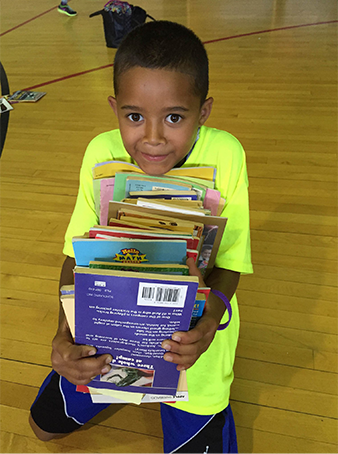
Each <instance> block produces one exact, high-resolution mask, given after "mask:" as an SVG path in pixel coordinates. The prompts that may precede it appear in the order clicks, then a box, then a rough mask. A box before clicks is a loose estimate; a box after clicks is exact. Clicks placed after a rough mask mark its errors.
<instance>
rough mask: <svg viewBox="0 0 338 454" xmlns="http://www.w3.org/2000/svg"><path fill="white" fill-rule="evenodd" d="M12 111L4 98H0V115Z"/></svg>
mask: <svg viewBox="0 0 338 454" xmlns="http://www.w3.org/2000/svg"><path fill="white" fill-rule="evenodd" d="M9 110H13V107H12V106H11V104H10V103H9V102H8V101H7V99H6V98H5V97H2V98H0V114H2V113H5V112H8V111H9Z"/></svg>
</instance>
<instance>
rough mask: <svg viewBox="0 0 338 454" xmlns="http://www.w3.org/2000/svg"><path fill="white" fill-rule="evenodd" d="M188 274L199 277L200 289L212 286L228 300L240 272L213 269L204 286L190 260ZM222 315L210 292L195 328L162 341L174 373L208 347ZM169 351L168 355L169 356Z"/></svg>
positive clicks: (220, 307)
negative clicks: (174, 369)
mask: <svg viewBox="0 0 338 454" xmlns="http://www.w3.org/2000/svg"><path fill="white" fill-rule="evenodd" d="M187 265H188V266H189V271H190V275H193V276H198V277H199V286H200V287H205V286H208V287H211V288H212V289H214V290H219V291H221V292H222V293H223V294H224V295H225V296H226V297H227V298H228V300H229V301H230V300H231V298H232V296H233V295H234V293H235V291H236V288H237V286H238V282H239V278H240V273H237V272H235V271H231V270H225V269H222V268H214V269H213V270H212V272H211V273H210V275H209V276H208V278H207V279H206V284H205V283H204V281H203V277H202V275H201V273H200V271H199V269H198V268H197V267H196V264H195V263H194V261H193V259H191V258H190V259H188V260H187ZM224 312H225V305H224V303H223V301H222V300H221V299H220V298H218V297H217V296H216V295H214V294H213V293H212V292H210V295H209V298H208V301H207V304H206V308H205V311H204V313H203V316H202V317H201V319H200V320H199V322H198V323H197V325H196V327H195V328H194V329H192V330H190V331H177V332H176V333H174V334H173V335H172V338H171V339H167V340H165V341H163V342H162V348H164V349H165V350H167V351H168V353H165V355H164V359H165V360H166V361H170V362H173V363H175V364H177V370H185V369H188V368H189V367H191V366H192V365H193V364H194V363H195V362H196V361H197V360H198V358H199V357H200V356H201V354H202V353H204V352H205V351H206V350H207V349H208V347H209V345H210V344H211V342H212V340H213V338H214V336H215V334H216V331H217V328H218V326H219V324H220V322H221V319H222V316H223V314H224ZM169 352H170V353H169Z"/></svg>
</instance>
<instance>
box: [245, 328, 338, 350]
mask: <svg viewBox="0 0 338 454" xmlns="http://www.w3.org/2000/svg"><path fill="white" fill-rule="evenodd" d="M240 336H241V337H242V338H243V339H245V340H247V341H250V340H255V341H260V342H266V343H269V344H271V345H274V344H278V345H282V346H284V348H285V349H286V350H287V348H288V347H300V348H302V347H304V348H310V349H312V350H314V351H316V352H330V353H337V350H338V344H337V336H335V335H333V334H325V333H316V334H314V333H313V332H312V331H303V330H300V329H294V328H285V327H276V326H271V325H265V326H264V325H262V324H260V323H259V322H257V323H253V322H244V321H243V322H242V323H241V331H240Z"/></svg>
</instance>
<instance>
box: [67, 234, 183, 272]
mask: <svg viewBox="0 0 338 454" xmlns="http://www.w3.org/2000/svg"><path fill="white" fill-rule="evenodd" d="M73 249H74V255H75V261H76V265H78V266H89V262H93V261H102V262H115V263H149V264H151V265H157V264H161V263H169V264H172V263H175V264H179V265H185V264H186V256H187V242H186V241H184V240H173V241H162V240H136V239H131V238H111V239H104V240H100V239H96V238H85V237H74V238H73Z"/></svg>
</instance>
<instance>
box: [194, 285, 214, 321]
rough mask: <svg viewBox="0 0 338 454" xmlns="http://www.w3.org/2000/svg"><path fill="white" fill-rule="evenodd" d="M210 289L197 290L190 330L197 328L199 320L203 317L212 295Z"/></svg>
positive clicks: (201, 288) (200, 288)
mask: <svg viewBox="0 0 338 454" xmlns="http://www.w3.org/2000/svg"><path fill="white" fill-rule="evenodd" d="M210 290H211V289H210V287H199V288H198V290H197V295H196V299H195V305H194V309H193V312H192V315H191V321H190V326H189V329H193V328H195V326H196V325H197V322H198V320H199V319H200V318H201V317H202V315H203V311H204V308H205V305H206V302H207V300H208V296H209V293H210Z"/></svg>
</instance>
